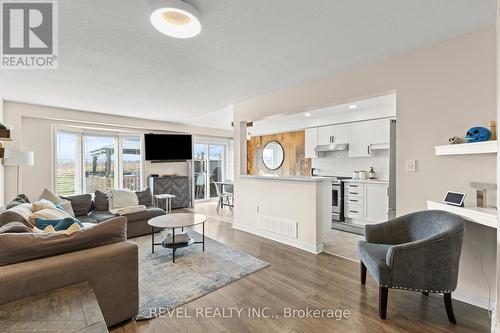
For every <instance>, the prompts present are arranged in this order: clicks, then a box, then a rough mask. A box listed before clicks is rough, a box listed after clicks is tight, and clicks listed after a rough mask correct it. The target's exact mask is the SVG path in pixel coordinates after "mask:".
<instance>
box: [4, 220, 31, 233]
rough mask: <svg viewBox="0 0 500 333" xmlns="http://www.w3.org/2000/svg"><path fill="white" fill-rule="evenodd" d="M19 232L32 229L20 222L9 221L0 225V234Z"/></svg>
mask: <svg viewBox="0 0 500 333" xmlns="http://www.w3.org/2000/svg"><path fill="white" fill-rule="evenodd" d="M19 232H33V230H32V229H31V228H29V227H28V226H26V224H24V223H21V222H10V223H7V224H6V225H4V226H1V227H0V234H8V233H11V234H12V233H19Z"/></svg>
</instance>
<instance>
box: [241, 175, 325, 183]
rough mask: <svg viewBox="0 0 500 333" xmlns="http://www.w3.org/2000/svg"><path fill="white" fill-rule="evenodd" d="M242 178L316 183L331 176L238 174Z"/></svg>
mask: <svg viewBox="0 0 500 333" xmlns="http://www.w3.org/2000/svg"><path fill="white" fill-rule="evenodd" d="M240 178H242V179H264V180H275V181H291V182H294V181H295V182H310V183H317V182H322V181H331V180H332V177H321V176H314V177H312V176H275V175H240Z"/></svg>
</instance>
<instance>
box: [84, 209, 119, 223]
mask: <svg viewBox="0 0 500 333" xmlns="http://www.w3.org/2000/svg"><path fill="white" fill-rule="evenodd" d="M90 216H91V218H92V219H93V220H94V221H95V223H100V222H103V221H106V220H109V219H112V218H114V217H117V216H118V215H115V214H112V213H110V212H109V211H108V210H93V211H92V212H90Z"/></svg>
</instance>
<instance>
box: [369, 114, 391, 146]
mask: <svg viewBox="0 0 500 333" xmlns="http://www.w3.org/2000/svg"><path fill="white" fill-rule="evenodd" d="M390 141H391V121H390V119H378V120H372V121H370V144H371V145H389V142H390Z"/></svg>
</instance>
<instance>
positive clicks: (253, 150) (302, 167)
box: [247, 131, 311, 176]
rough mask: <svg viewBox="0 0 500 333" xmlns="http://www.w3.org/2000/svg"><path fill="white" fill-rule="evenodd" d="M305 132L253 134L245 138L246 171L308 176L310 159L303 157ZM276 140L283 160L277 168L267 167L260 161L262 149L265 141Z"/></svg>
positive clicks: (251, 173) (250, 172) (254, 173)
mask: <svg viewBox="0 0 500 333" xmlns="http://www.w3.org/2000/svg"><path fill="white" fill-rule="evenodd" d="M304 135H305V132H304V131H295V132H286V133H278V134H272V135H264V136H255V137H252V138H251V139H250V140H247V173H248V174H250V175H256V174H264V173H266V174H277V175H280V176H309V175H310V174H311V159H310V158H305V139H304ZM271 141H277V142H279V143H280V144H281V145H282V146H283V151H284V154H285V156H284V161H283V164H282V165H281V167H280V168H279V169H278V170H270V169H268V168H267V167H266V166H265V165H264V163H263V162H262V150H263V149H264V147H265V146H266V144H267V143H269V142H271Z"/></svg>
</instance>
